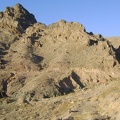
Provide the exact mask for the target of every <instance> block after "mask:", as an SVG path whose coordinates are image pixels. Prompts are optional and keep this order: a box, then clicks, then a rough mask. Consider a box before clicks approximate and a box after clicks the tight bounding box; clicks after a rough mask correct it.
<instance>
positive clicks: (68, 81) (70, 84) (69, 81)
mask: <svg viewBox="0 0 120 120" xmlns="http://www.w3.org/2000/svg"><path fill="white" fill-rule="evenodd" d="M77 86H79V88H80V89H83V88H84V87H85V86H84V84H83V83H82V82H81V81H80V77H79V76H78V75H77V74H76V73H75V72H74V71H73V72H72V73H71V75H69V76H68V77H65V78H64V79H62V80H60V82H59V91H60V92H61V94H68V93H70V92H74V89H75V88H76V87H77Z"/></svg>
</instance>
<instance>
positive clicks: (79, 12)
mask: <svg viewBox="0 0 120 120" xmlns="http://www.w3.org/2000/svg"><path fill="white" fill-rule="evenodd" d="M17 3H20V4H22V5H23V7H25V8H26V9H27V10H28V11H29V12H30V13H33V14H34V15H35V17H36V19H37V21H38V22H42V23H45V24H46V25H49V24H51V23H53V22H58V21H59V20H60V19H65V20H67V21H75V22H79V23H82V24H83V25H84V26H85V28H86V30H87V31H88V32H90V31H92V32H93V33H94V34H102V35H103V36H120V15H119V11H120V0H34V1H33V0H30V1H27V0H0V11H4V9H5V8H6V7H7V6H14V5H15V4H17Z"/></svg>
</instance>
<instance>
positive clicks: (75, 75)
mask: <svg viewBox="0 0 120 120" xmlns="http://www.w3.org/2000/svg"><path fill="white" fill-rule="evenodd" d="M71 76H72V78H73V80H74V81H75V82H76V83H77V84H78V85H79V86H80V88H81V89H82V88H84V87H85V86H84V85H83V83H82V82H81V81H80V77H79V76H78V75H77V74H76V73H75V72H74V71H73V72H72V74H71Z"/></svg>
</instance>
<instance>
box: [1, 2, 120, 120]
mask: <svg viewBox="0 0 120 120" xmlns="http://www.w3.org/2000/svg"><path fill="white" fill-rule="evenodd" d="M112 43H113V42H112ZM114 45H116V44H114ZM114 45H112V44H111V42H109V40H107V39H106V38H104V37H103V36H102V35H100V34H98V35H94V34H93V33H88V32H86V30H85V28H84V26H83V25H82V24H80V23H77V22H67V21H65V20H60V21H59V22H57V23H54V24H51V25H49V26H46V25H45V24H42V23H37V22H36V19H35V18H34V16H33V15H32V14H30V13H29V12H28V11H27V10H26V9H25V8H23V6H22V5H20V4H17V5H16V6H14V7H7V8H6V10H5V11H4V12H0V76H1V77H0V98H2V99H3V97H5V96H9V97H10V99H9V98H8V99H7V103H10V102H11V105H13V104H14V105H16V109H17V107H18V108H19V109H22V108H20V107H22V105H23V107H26V106H27V107H26V108H25V109H28V110H29V112H30V109H32V110H33V109H35V108H30V106H31V105H32V104H37V105H38V103H36V102H37V101H39V100H42V99H43V98H50V102H48V101H47V99H44V100H45V102H43V101H44V100H43V101H42V103H40V102H39V105H38V106H39V107H40V108H43V110H46V109H48V110H49V111H52V114H51V115H50V114H47V113H45V114H42V115H41V119H42V118H43V119H44V118H45V117H46V116H47V118H48V117H50V119H55V120H56V119H61V118H62V119H74V118H75V119H76V120H77V119H78V118H79V119H87V118H90V119H91V120H92V119H98V118H97V117H96V116H99V118H101V119H103V118H104V119H108V118H109V116H111V115H112V114H111V111H109V113H108V117H107V112H106V111H107V110H109V107H106V109H103V108H101V106H104V104H106V102H107V99H108V98H107V96H106V94H108V93H109V94H110V93H111V91H112V90H113V89H114V87H113V88H112V89H111V88H110V87H111V86H112V84H111V80H115V79H117V80H118V79H119V77H120V65H119V63H120V52H119V47H116V46H115V47H114ZM113 83H114V82H113ZM114 84H115V86H116V88H117V89H114V90H113V91H114V92H115V91H117V90H119V88H118V86H117V84H116V83H114ZM107 85H108V88H106V87H107ZM96 87H98V89H97V88H96ZM103 88H104V89H103ZM109 89H110V91H109ZM97 90H98V91H97ZM104 90H105V91H106V92H105V93H104ZM107 90H108V93H107ZM70 93H72V94H70ZM111 94H112V95H114V94H113V93H111ZM64 95H66V96H64ZM79 95H80V96H81V99H80V97H79V98H78V97H77V96H79ZM95 95H96V96H95ZM101 95H102V96H101ZM117 95H118V94H117ZM60 96H61V97H60ZM74 96H75V98H74ZM54 97H56V98H54ZM13 98H14V99H13ZM84 98H85V100H83V99H84ZM104 98H105V103H103V102H102V99H104ZM115 98H116V99H117V98H118V96H115ZM59 99H60V101H59ZM67 100H68V103H67V102H66V101H67ZM76 100H77V102H76ZM14 101H16V102H15V103H14ZM35 101H36V102H35ZM78 101H79V102H78ZM89 101H92V102H91V104H90V103H89ZM81 102H82V103H83V104H82V103H81ZM109 102H112V101H109ZM3 103H4V102H3ZM98 103H99V104H98ZM46 104H49V105H50V106H51V105H52V107H45V106H47V105H46ZM114 104H117V101H115V103H114V102H113V106H114ZM24 105H25V106H24ZM84 105H85V109H84ZM96 105H97V107H96V108H97V112H96V111H95V110H94V108H93V107H92V106H96ZM117 105H118V104H117ZM38 106H37V108H38ZM70 106H71V107H70ZM77 106H78V107H77ZM80 106H81V107H80ZM87 106H89V109H87ZM111 106H112V104H111ZM3 107H5V106H4V104H3ZM9 107H10V106H9ZM112 108H113V109H112V110H113V111H114V110H115V108H114V107H112ZM25 109H24V110H25ZM82 109H84V111H83V112H81V111H82ZM17 110H18V109H17ZM32 110H31V111H32ZM102 110H103V111H104V112H105V113H103V112H102ZM13 111H14V110H13ZM38 111H39V112H40V114H41V113H43V111H42V110H38ZM60 111H61V112H60ZM90 111H92V112H90ZM3 112H4V111H3ZM9 112H10V111H9ZM9 112H8V113H9ZM18 112H20V110H18ZM29 112H28V113H29ZM98 112H101V113H98ZM78 113H80V114H81V116H80V114H78ZM11 114H14V112H13V113H11ZM16 115H17V114H16ZM37 115H38V114H37ZM55 115H56V116H55ZM8 116H9V114H8ZM22 116H24V115H22ZM35 116H36V115H35ZM35 116H34V115H32V118H31V119H35ZM77 116H78V118H77ZM116 116H117V119H118V117H119V114H116ZM37 117H38V118H39V117H40V116H37ZM60 117H61V118H60ZM11 119H12V117H11ZM24 119H27V118H25V116H24Z"/></svg>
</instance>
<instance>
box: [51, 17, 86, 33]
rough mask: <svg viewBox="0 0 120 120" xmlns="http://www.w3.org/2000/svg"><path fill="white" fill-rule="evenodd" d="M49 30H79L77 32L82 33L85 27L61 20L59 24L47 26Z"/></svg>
mask: <svg viewBox="0 0 120 120" xmlns="http://www.w3.org/2000/svg"><path fill="white" fill-rule="evenodd" d="M49 28H51V29H53V28H56V29H57V28H61V29H65V30H69V31H73V30H75V31H76V30H79V31H83V32H86V30H85V27H84V26H83V25H82V24H80V23H78V22H67V21H65V20H63V19H61V20H60V21H59V22H57V23H53V24H51V25H50V26H49Z"/></svg>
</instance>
